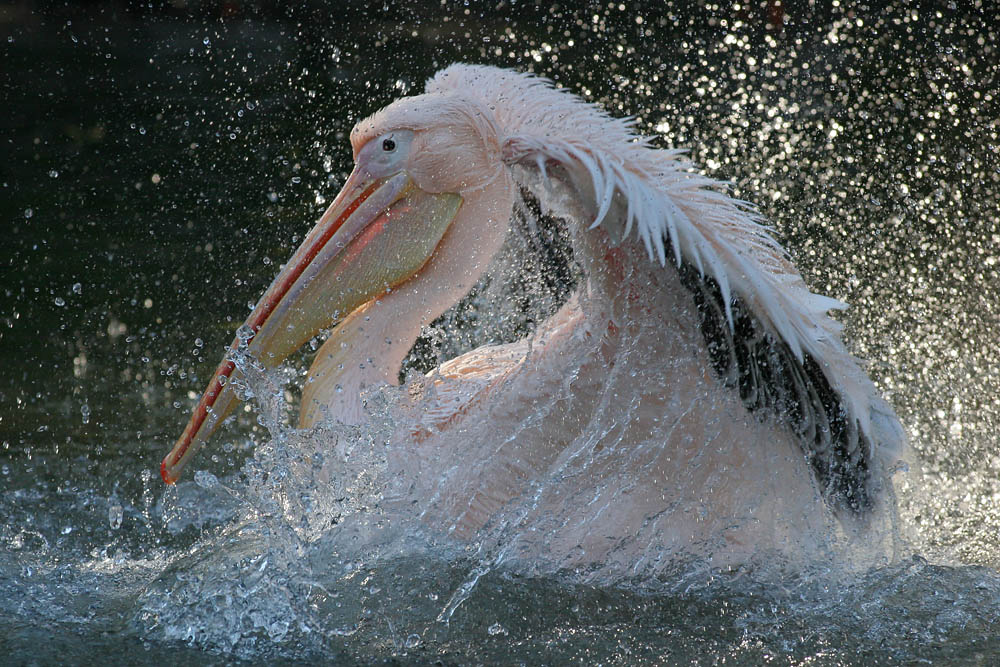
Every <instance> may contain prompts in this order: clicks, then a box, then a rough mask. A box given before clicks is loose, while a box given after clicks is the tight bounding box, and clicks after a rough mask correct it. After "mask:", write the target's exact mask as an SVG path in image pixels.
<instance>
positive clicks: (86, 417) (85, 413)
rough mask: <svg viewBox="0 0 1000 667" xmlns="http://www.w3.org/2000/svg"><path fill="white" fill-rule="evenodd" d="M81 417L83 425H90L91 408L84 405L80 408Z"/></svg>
mask: <svg viewBox="0 0 1000 667" xmlns="http://www.w3.org/2000/svg"><path fill="white" fill-rule="evenodd" d="M80 416H81V417H83V423H84V424H89V423H90V406H89V405H87V404H86V403H84V404H83V405H81V406H80Z"/></svg>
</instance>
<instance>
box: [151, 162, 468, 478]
mask: <svg viewBox="0 0 1000 667" xmlns="http://www.w3.org/2000/svg"><path fill="white" fill-rule="evenodd" d="M461 204H462V198H461V197H460V196H459V195H457V194H447V193H446V194H430V193H427V192H424V191H422V190H420V189H419V188H418V187H416V185H414V183H413V181H412V180H411V179H410V177H409V176H408V175H407V174H406V172H399V173H397V174H395V175H393V176H389V177H387V178H383V179H378V180H377V179H373V178H372V177H370V176H368V175H367V174H366V173H364V172H362V171H361V170H360V169H357V168H356V169H355V170H354V173H352V174H351V177H350V178H349V179H348V180H347V183H345V184H344V188H343V190H341V192H340V194H339V195H337V198H336V200H335V201H334V202H333V204H331V205H330V208H329V209H327V211H326V213H324V214H323V217H321V218H320V220H319V222H318V223H317V224H316V226H315V227H314V228H313V230H312V231H311V232H310V233H309V235H308V236H307V237H306V239H305V241H303V242H302V245H301V246H299V249H298V250H296V251H295V254H294V255H293V256H292V258H291V260H289V262H288V264H286V265H285V267H284V269H283V270H282V271H281V273H280V274H278V276H277V277H276V278H275V279H274V282H272V283H271V286H270V287H269V288H268V289H267V291H266V292H265V293H264V296H262V297H261V298H260V301H259V302H257V305H256V306H255V307H254V309H253V311H252V312H251V313H250V317H249V318H247V321H246V323H245V324H244V325H243V326H242V327H240V330H239V332H238V336H237V338H236V340H234V341H233V344H232V346H231V348H230V354H227V355H226V357H225V358H224V359H223V360H222V363H220V364H219V367H218V368H217V369H216V371H215V374H214V375H213V376H212V379H211V381H210V382H209V384H208V389H206V390H205V393H204V395H203V396H202V397H201V400H200V401H199V402H198V405H197V407H195V409H194V414H193V415H192V416H191V421H189V422H188V425H187V428H185V429H184V433H183V434H182V435H181V437H180V439H178V440H177V444H176V445H174V448H173V449H172V450H171V451H170V453H169V454H167V456H166V457H165V458H164V459H163V463H162V464H161V465H160V475H161V476H162V477H163V481H164V482H166V483H167V484H173V483H174V482H176V481H177V479H178V477H180V474H181V471H182V470H183V469H184V466H185V465H186V464H187V462H188V461H189V460H190V459H191V457H192V456H193V455H194V453H195V452H196V451H197V450H198V449H199V448H200V447H201V446H202V445H203V444H204V443H205V442H206V441H207V440H208V439H209V437H211V435H212V433H213V432H214V431H215V429H216V427H217V426H218V425H219V423H221V422H222V420H224V419H225V418H226V417H227V416H228V415H229V414H230V413H231V412H232V410H233V408H234V407H235V406H236V404H237V402H238V401H239V399H238V397H237V395H236V392H235V391H234V390H233V388H232V386H231V384H230V381H231V380H232V379H234V377H236V376H238V375H239V369H238V368H236V366H235V364H234V362H233V361H232V359H231V357H232V352H235V351H236V350H237V349H238V348H240V347H241V346H246V350H247V352H248V353H249V354H250V355H251V356H253V357H254V358H255V359H256V360H257V362H258V363H260V364H261V365H262V366H264V367H265V368H273V367H275V366H277V365H278V364H280V363H281V362H282V361H284V360H285V359H286V358H287V357H288V355H290V354H292V353H293V352H295V351H296V350H298V349H299V348H300V347H302V345H303V344H305V342H306V341H308V340H309V339H311V338H312V337H313V336H315V335H316V334H317V333H319V332H320V330H321V329H324V328H329V327H331V326H332V325H333V324H335V323H336V322H338V321H340V320H341V319H343V318H344V317H345V316H346V315H348V314H349V313H351V312H352V311H354V310H355V309H357V308H358V307H359V306H361V305H363V304H365V303H367V302H368V301H371V300H372V299H374V298H376V297H378V296H380V295H382V294H384V293H385V292H387V291H388V290H390V289H393V288H395V287H396V286H397V285H399V284H401V283H403V282H405V281H406V280H407V279H409V278H410V277H412V276H413V275H414V274H416V273H417V272H418V271H419V270H420V269H421V268H422V267H423V266H424V264H426V263H427V261H428V260H429V259H430V257H431V255H433V253H434V249H435V248H436V247H437V244H438V242H439V241H440V240H441V238H442V236H444V233H445V231H447V229H448V226H449V225H450V224H451V222H452V221H453V220H454V219H455V216H456V215H457V214H458V209H459V207H460V206H461Z"/></svg>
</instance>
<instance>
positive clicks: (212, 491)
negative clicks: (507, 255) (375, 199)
mask: <svg viewBox="0 0 1000 667" xmlns="http://www.w3.org/2000/svg"><path fill="white" fill-rule="evenodd" d="M26 7H29V8H26ZM338 7H339V6H331V7H324V6H321V5H318V4H315V5H311V6H309V7H307V8H304V9H297V10H295V11H278V10H271V9H249V8H242V7H240V6H239V5H236V4H234V5H231V6H229V9H227V10H226V11H222V10H221V9H218V8H216V7H214V6H208V5H206V6H190V7H180V8H177V7H174V8H171V7H166V8H158V9H153V10H150V9H137V8H128V7H125V6H118V5H110V4H109V5H107V6H102V5H99V4H91V5H85V6H82V7H79V8H76V7H49V6H46V7H45V8H44V9H45V11H40V10H38V11H32V10H31V9H30V6H27V5H0V96H2V108H3V113H2V114H0V128H2V134H0V146H2V149H0V150H2V152H0V157H2V159H0V219H2V220H3V225H4V227H3V229H4V230H5V232H6V233H5V234H4V242H3V244H2V249H0V280H2V282H0V318H2V320H0V517H2V518H3V523H2V525H0V627H2V630H0V649H4V651H5V655H7V656H9V658H8V659H9V660H10V661H11V662H13V663H23V662H31V661H39V662H43V663H44V662H57V661H58V662H98V661H100V662H104V661H106V660H108V659H112V660H119V659H122V656H128V658H129V660H134V661H137V662H146V661H148V662H154V661H159V660H162V659H163V658H165V657H169V658H170V659H172V660H194V661H218V662H223V661H227V660H230V659H234V658H245V659H256V660H263V659H267V660H269V661H281V660H287V661H294V660H296V659H302V658H306V659H318V658H320V657H327V658H340V659H342V660H353V661H359V662H369V661H373V660H378V659H397V660H400V661H410V660H413V661H417V662H421V661H434V660H437V659H442V660H444V661H445V662H451V661H456V662H482V663H493V662H517V661H523V662H526V663H539V662H546V661H548V662H554V663H561V662H583V663H588V664H590V663H597V662H606V663H632V662H639V661H649V660H660V661H664V662H697V663H706V664H711V663H715V662H723V661H727V662H736V663H748V664H756V663H759V662H763V661H765V660H773V661H777V662H778V663H779V664H789V663H796V664H797V663H800V662H810V663H811V664H872V663H874V662H880V663H887V664H895V663H912V662H918V661H923V660H930V661H933V662H954V663H956V664H977V663H978V664H991V663H992V662H993V661H994V660H995V659H996V656H997V655H998V654H1000V645H998V640H997V637H998V636H1000V620H998V616H1000V600H998V595H1000V577H998V576H997V574H996V571H995V569H994V568H996V567H998V566H1000V557H998V556H997V554H998V553H1000V551H998V546H1000V540H998V538H997V535H998V529H1000V483H998V481H997V480H998V478H1000V455H998V452H997V436H996V432H997V427H998V425H1000V399H998V398H997V397H998V396H1000V362H998V359H1000V353H998V352H1000V349H998V348H1000V307H998V306H997V304H998V303H1000V299H998V297H1000V276H998V270H1000V269H998V262H1000V196H998V195H1000V158H998V146H1000V139H998V133H1000V128H998V121H997V119H998V112H997V99H996V96H997V94H998V93H997V90H998V89H1000V85H998V63H1000V53H998V52H997V51H996V44H997V43H998V39H997V37H998V35H997V33H996V28H995V27H993V26H994V24H995V22H993V21H992V19H991V17H990V10H989V9H988V8H986V7H985V6H984V7H982V8H979V9H964V5H963V6H962V8H960V7H959V6H958V5H947V4H943V3H942V4H940V5H938V4H926V5H912V4H910V3H905V4H904V3H899V4H886V5H882V4H879V5H877V6H872V7H868V8H865V9H855V10H852V11H850V12H848V11H845V10H844V9H842V8H841V9H838V8H835V7H827V8H817V7H815V6H812V5H810V4H809V3H805V2H791V3H787V4H786V7H787V10H786V11H787V13H786V17H785V21H786V22H785V25H784V28H783V30H781V31H777V30H769V29H767V28H766V27H765V26H764V20H765V17H766V13H765V12H764V11H763V10H758V9H756V8H752V9H750V10H747V9H745V8H740V7H737V5H736V4H735V3H734V4H732V5H725V4H719V5H716V6H715V8H709V7H706V6H705V5H698V4H694V5H693V6H691V7H688V6H687V5H686V4H681V3H678V4H675V5H670V6H668V7H667V8H666V9H657V10H655V11H654V10H648V9H645V8H636V7H633V6H632V5H631V4H630V5H629V6H628V7H625V6H624V5H621V6H619V5H617V4H614V5H608V4H602V5H599V6H598V5H595V6H594V7H592V8H589V9H586V10H579V11H572V10H569V9H566V8H562V9H560V8H558V7H556V8H554V9H550V8H549V7H548V6H545V7H535V6H523V5H521V3H514V4H513V6H511V7H502V8H501V9H499V10H495V9H490V10H489V11H483V10H480V9H479V8H477V7H476V6H475V5H474V4H472V5H469V6H468V7H467V6H465V5H457V4H456V5H455V6H451V5H449V6H448V7H447V8H445V9H441V8H440V7H438V5H437V4H436V3H428V7H429V8H425V7H423V5H420V4H412V5H411V4H404V5H403V6H402V7H400V6H396V5H394V4H393V5H387V6H386V7H384V8H382V7H377V8H375V9H370V10H369V9H365V8H364V7H362V6H361V5H360V4H359V5H358V6H357V7H353V8H351V9H349V10H345V9H343V8H338ZM445 19H447V20H445ZM456 60H465V61H471V62H486V63H492V64H497V65H503V66H511V67H517V68H520V69H530V70H533V71H536V72H538V73H541V74H545V75H547V76H549V77H552V78H554V79H555V80H557V81H558V82H559V83H561V84H564V85H566V86H568V87H570V88H572V89H574V90H576V91H582V92H583V94H584V95H585V96H586V97H588V98H590V99H593V100H596V101H599V102H600V103H602V104H604V105H605V106H606V107H607V108H608V109H610V110H612V111H613V112H614V113H616V114H622V115H625V114H632V115H635V116H637V117H638V119H639V122H640V124H641V125H642V126H643V127H644V128H645V129H646V131H648V132H651V133H658V134H660V135H661V136H662V143H663V145H669V146H690V147H691V149H692V153H693V156H694V157H695V159H696V160H697V161H698V162H699V163H701V164H703V165H705V166H706V168H707V169H708V170H709V171H710V172H712V173H713V174H716V175H718V176H721V177H724V178H728V179H732V180H733V181H734V183H735V185H736V188H737V191H738V194H739V195H740V196H742V197H745V198H747V199H751V200H754V201H756V202H758V203H760V204H761V206H762V208H763V209H764V211H765V212H766V213H767V214H768V216H769V217H770V218H771V219H772V220H774V222H775V224H776V227H777V230H778V234H779V236H780V237H781V238H782V239H783V240H785V241H786V243H787V244H788V245H789V247H790V248H791V251H792V253H793V255H794V257H795V259H796V261H797V263H798V264H799V266H800V267H801V268H802V269H803V272H804V274H805V275H806V278H807V281H808V282H809V283H810V284H811V285H812V286H813V287H814V289H816V290H818V291H821V292H824V293H827V294H830V295H832V296H835V297H837V298H841V299H843V300H845V301H847V302H849V303H850V304H851V305H852V309H851V310H850V311H849V313H848V314H847V316H846V319H845V323H846V325H847V331H848V336H849V339H850V342H851V345H852V347H853V349H854V350H855V351H856V352H857V353H858V355H859V356H862V357H865V358H867V359H869V360H870V363H871V366H870V372H871V373H872V375H873V377H875V378H876V380H877V382H878V383H879V385H880V387H881V388H882V389H883V390H884V392H885V393H886V395H887V396H888V397H889V399H890V401H891V402H892V403H893V404H894V405H895V406H896V407H897V410H898V411H899V414H900V416H901V418H902V420H903V423H904V425H905V426H906V428H907V431H908V433H909V434H910V435H911V438H912V442H913V445H914V447H915V449H916V450H917V452H918V455H919V459H920V461H921V463H922V465H923V467H924V469H925V473H924V474H923V475H922V476H921V475H913V476H911V477H910V478H908V479H907V480H906V482H905V483H904V485H903V486H904V488H903V489H902V491H901V497H900V506H901V528H900V530H901V534H902V536H903V537H905V538H906V539H907V540H908V542H909V544H911V545H912V546H911V547H909V548H907V549H904V550H903V553H904V555H903V556H902V557H901V560H900V561H899V562H897V563H892V564H889V565H887V566H885V567H884V568H880V569H877V570H874V571H870V572H864V573H861V574H855V575H852V576H850V577H845V576H842V575H839V574H838V575H836V576H833V575H831V576H829V577H822V576H818V575H816V576H813V575H815V573H813V575H809V576H807V575H802V574H800V575H797V576H794V577H789V578H788V579H786V580H779V581H775V580H774V579H773V578H772V579H768V580H766V581H761V580H759V579H757V578H754V577H753V576H751V575H748V574H737V575H733V574H721V573H715V572H710V571H704V572H696V573H694V574H692V573H691V572H685V573H684V574H683V577H680V575H679V580H683V584H684V585H683V586H682V585H679V584H677V582H673V583H674V585H671V586H668V587H666V588H667V589H666V590H664V591H661V592H651V591H650V590H649V589H648V587H640V586H628V585H619V586H614V587H611V586H609V587H594V586H583V585H580V584H578V583H574V581H573V580H572V577H570V578H569V579H568V580H564V579H562V578H560V579H558V580H555V579H551V578H539V577H531V576H528V575H526V574H524V573H519V572H517V571H506V570H503V569H499V570H489V571H487V572H485V573H484V574H483V576H482V577H479V578H478V579H476V578H475V577H474V576H470V575H474V574H475V572H476V568H477V567H479V566H480V565H481V561H480V560H479V559H478V558H477V556H476V555H475V554H454V553H451V552H448V551H447V550H446V549H444V548H443V547H441V546H440V545H435V544H434V543H433V539H432V538H430V537H428V538H427V539H428V543H427V544H426V545H420V546H417V545H413V548H412V553H403V554H396V553H394V552H392V550H391V549H389V548H381V547H379V548H376V547H371V549H370V550H369V551H362V552H354V553H353V554H352V556H351V557H350V558H347V557H345V556H343V555H342V554H344V553H348V552H347V551H345V550H344V548H343V546H342V545H336V544H333V545H331V544H325V543H324V542H323V541H322V540H320V541H319V542H315V541H313V540H303V539H302V537H301V534H299V533H296V531H295V529H293V528H289V526H288V525H287V521H284V520H277V519H275V518H274V517H273V516H270V515H268V513H267V512H266V511H263V510H261V508H260V505H259V503H260V502H261V498H262V496H258V495H255V494H254V492H253V491H252V489H250V487H249V486H248V485H247V481H246V480H247V478H248V476H249V477H252V474H251V473H252V465H251V464H252V463H253V461H252V460H251V461H250V462H249V463H248V460H249V459H248V457H251V455H252V451H253V449H254V447H255V445H258V444H260V445H267V444H268V443H273V442H274V441H275V440H280V437H281V436H280V434H279V435H275V432H274V426H273V425H271V426H272V428H271V429H270V430H269V429H268V428H267V427H266V425H263V426H262V425H260V424H258V423H257V422H256V421H255V420H254V419H253V415H250V416H249V417H248V418H247V419H246V420H245V423H244V424H242V425H241V426H239V427H238V428H236V429H234V430H232V431H230V432H229V433H228V434H227V436H226V438H225V439H226V440H227V441H228V443H229V446H228V447H226V448H221V449H218V450H217V452H218V453H217V456H216V457H215V458H214V459H213V460H209V457H205V459H203V460H202V461H200V465H202V466H204V467H205V469H206V470H209V471H211V473H212V474H214V475H216V476H218V478H219V479H221V480H223V484H224V486H225V488H227V489H229V491H228V492H227V491H224V490H222V487H220V486H218V485H215V484H214V483H213V482H212V479H211V478H210V477H202V478H201V482H202V483H201V484H198V483H196V482H194V481H188V482H186V483H183V484H181V485H180V486H179V487H178V488H177V489H175V490H170V491H167V490H165V489H164V488H163V486H162V485H161V483H160V482H159V479H158V476H157V474H156V467H157V465H158V462H159V460H160V458H161V457H162V456H163V454H164V453H165V451H166V450H167V448H169V446H170V445H171V444H172V442H173V440H174V438H175V437H176V436H177V434H178V433H179V432H180V430H181V429H182V428H183V425H184V423H185V422H186V420H187V416H188V414H189V411H190V408H191V405H192V402H193V400H194V398H195V396H194V395H193V393H192V392H200V391H201V390H202V388H203V385H204V384H205V382H206V380H207V377H208V376H209V374H210V373H211V371H212V370H213V369H214V365H215V363H216V362H217V361H218V358H219V357H220V355H221V351H222V348H223V347H224V346H225V345H226V344H227V343H228V342H229V340H231V337H232V334H233V331H234V330H235V328H236V326H237V324H238V323H239V322H240V321H242V319H243V318H244V317H245V315H246V314H247V312H248V309H249V306H250V305H252V303H253V302H254V301H255V300H256V298H257V297H258V295H259V294H260V293H261V291H262V290H263V289H264V288H265V287H266V285H267V283H268V282H269V281H270V279H271V277H272V276H273V275H274V273H275V272H276V270H277V266H278V265H279V264H280V263H281V262H282V261H284V260H285V259H286V258H287V257H288V256H289V255H290V253H291V252H292V250H293V249H294V247H295V246H296V245H297V240H298V239H300V238H301V237H302V235H303V234H304V233H305V232H306V231H308V229H309V228H310V226H311V223H312V221H313V220H314V219H315V218H316V217H317V216H318V214H319V212H320V211H321V210H322V209H323V208H324V207H325V204H326V203H327V202H328V201H329V200H330V198H332V197H333V196H334V195H335V194H336V191H337V190H338V188H339V186H340V184H341V183H342V182H343V180H344V178H345V176H346V174H347V172H348V171H349V169H350V153H349V150H348V147H347V141H346V135H347V133H348V132H349V131H350V128H351V126H352V125H353V123H354V122H355V121H356V120H358V119H359V118H360V117H361V116H363V115H365V114H367V113H370V112H371V111H373V110H375V109H377V108H378V107H380V106H382V105H383V104H385V103H387V102H388V101H390V100H391V99H393V98H395V97H396V96H399V95H401V94H404V93H411V92H417V91H419V90H420V88H421V87H422V81H423V80H424V79H425V78H426V77H427V76H429V75H430V74H432V73H433V72H434V71H436V70H437V69H438V68H439V67H441V66H444V65H446V64H448V63H450V62H453V61H456ZM485 315H486V314H484V317H485ZM458 319H459V320H460V319H461V318H458ZM455 321H456V318H454V317H453V318H452V319H451V320H450V322H451V323H452V324H454V322H455ZM460 333H461V332H455V331H452V330H451V329H449V328H441V329H439V330H438V331H437V332H436V334H435V335H436V338H435V336H430V337H429V339H428V340H425V341H423V342H422V343H421V348H420V349H421V350H422V354H423V355H425V356H427V355H431V356H433V351H434V349H435V347H434V344H433V341H434V340H436V341H438V345H439V346H440V340H441V339H442V338H447V337H448V336H451V335H456V336H457V335H459V334H460ZM429 341H430V342H429ZM479 342H482V341H479ZM258 457H263V458H265V459H266V456H264V455H263V454H261V453H260V452H258ZM247 465H251V468H250V470H251V472H248V468H247V467H246V466H247ZM390 542H391V540H390ZM317 545H318V546H317ZM365 553H367V554H377V558H365V557H364V554H365ZM472 580H474V581H475V585H474V586H472V587H471V588H470V589H469V594H468V597H467V598H465V597H462V598H461V600H458V599H456V598H455V595H456V592H457V591H460V590H462V587H463V585H465V584H467V583H468V582H470V581H472ZM450 601H456V602H458V601H460V602H461V604H457V605H456V606H454V607H451V606H449V605H450ZM448 609H451V611H452V613H450V615H448V614H446V615H445V616H446V618H442V614H443V612H444V610H448Z"/></svg>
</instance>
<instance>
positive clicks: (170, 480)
mask: <svg viewBox="0 0 1000 667" xmlns="http://www.w3.org/2000/svg"><path fill="white" fill-rule="evenodd" d="M167 458H169V456H168V457H167ZM160 477H162V478H163V482H164V484H169V485H173V484H174V482H176V481H177V478H176V477H172V476H171V475H170V472H169V471H168V470H167V459H166V458H165V459H163V461H162V462H161V463H160Z"/></svg>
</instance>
